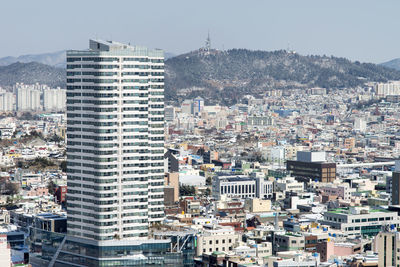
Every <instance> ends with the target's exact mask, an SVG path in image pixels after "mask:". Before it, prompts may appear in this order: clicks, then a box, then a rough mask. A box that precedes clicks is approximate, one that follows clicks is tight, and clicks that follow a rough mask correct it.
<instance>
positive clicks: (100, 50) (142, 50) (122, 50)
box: [67, 39, 164, 57]
mask: <svg viewBox="0 0 400 267" xmlns="http://www.w3.org/2000/svg"><path fill="white" fill-rule="evenodd" d="M92 54H96V55H97V54H101V55H103V54H104V55H121V56H123V55H134V56H151V57H164V51H163V50H161V49H149V48H147V47H144V46H137V45H130V44H123V43H119V42H116V41H104V40H99V39H90V40H89V49H88V50H69V51H67V55H70V56H76V55H92Z"/></svg>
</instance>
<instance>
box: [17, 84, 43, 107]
mask: <svg viewBox="0 0 400 267" xmlns="http://www.w3.org/2000/svg"><path fill="white" fill-rule="evenodd" d="M16 90H17V100H16V105H17V111H36V110H40V109H41V105H40V95H41V91H39V90H36V89H33V88H32V87H27V86H24V87H17V89H16Z"/></svg>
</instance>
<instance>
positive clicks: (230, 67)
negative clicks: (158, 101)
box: [0, 49, 400, 105]
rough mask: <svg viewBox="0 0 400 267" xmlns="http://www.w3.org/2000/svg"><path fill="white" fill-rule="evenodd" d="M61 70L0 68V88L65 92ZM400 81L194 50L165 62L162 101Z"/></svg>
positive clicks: (368, 67) (336, 64)
mask: <svg viewBox="0 0 400 267" xmlns="http://www.w3.org/2000/svg"><path fill="white" fill-rule="evenodd" d="M65 71H66V70H65V69H62V68H57V67H53V66H49V65H45V64H41V63H35V62H30V63H13V64H11V65H8V66H0V86H11V85H13V84H15V83H16V82H24V83H26V84H29V83H36V82H39V83H45V84H48V85H50V86H53V87H55V86H59V87H64V88H65V82H66V75H65ZM389 80H400V71H397V70H394V69H391V68H387V67H384V66H382V65H376V64H372V63H360V62H358V61H355V62H352V61H350V60H348V59H346V58H339V57H334V56H331V57H328V56H318V55H311V56H303V55H299V54H296V53H293V52H288V51H285V50H277V51H259V50H248V49H231V50H228V51H219V50H209V51H207V50H204V49H199V50H195V51H192V52H189V53H186V54H182V55H178V56H175V57H172V58H169V59H166V60H165V99H166V101H168V102H174V103H180V102H182V101H183V100H184V99H187V98H194V97H197V96H201V97H203V98H205V100H206V101H207V103H209V104H213V103H222V104H226V105H231V104H234V103H236V102H238V101H240V100H241V98H242V97H243V96H244V95H248V94H250V95H254V96H258V97H262V96H264V95H265V92H266V91H268V90H272V89H282V90H285V89H293V88H296V89H307V88H312V87H323V88H327V89H328V90H331V89H332V90H334V89H344V88H351V87H357V86H363V85H364V84H365V83H366V82H386V81H389Z"/></svg>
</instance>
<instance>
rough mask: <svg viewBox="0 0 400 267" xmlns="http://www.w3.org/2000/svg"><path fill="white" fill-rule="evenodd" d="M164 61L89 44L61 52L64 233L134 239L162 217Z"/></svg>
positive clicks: (154, 53)
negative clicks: (64, 68) (65, 178)
mask: <svg viewBox="0 0 400 267" xmlns="http://www.w3.org/2000/svg"><path fill="white" fill-rule="evenodd" d="M163 153H164V57H163V52H162V51H161V50H149V49H147V48H144V47H137V46H130V45H125V44H121V43H117V42H112V41H99V40H90V42H89V50H83V51H75V50H71V51H67V176H68V195H67V203H68V205H67V207H68V235H71V236H76V237H81V238H87V239H92V240H119V239H122V240H124V239H138V238H145V237H147V235H148V226H149V225H150V224H152V223H157V222H161V221H162V220H163V219H164V206H163V201H164V193H163V192H164V191H163V182H164V160H163Z"/></svg>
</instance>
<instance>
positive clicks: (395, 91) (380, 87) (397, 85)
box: [375, 81, 400, 97]
mask: <svg viewBox="0 0 400 267" xmlns="http://www.w3.org/2000/svg"><path fill="white" fill-rule="evenodd" d="M375 93H376V95H377V96H378V97H386V96H388V95H400V82H399V81H393V82H388V83H377V84H376V85H375Z"/></svg>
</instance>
